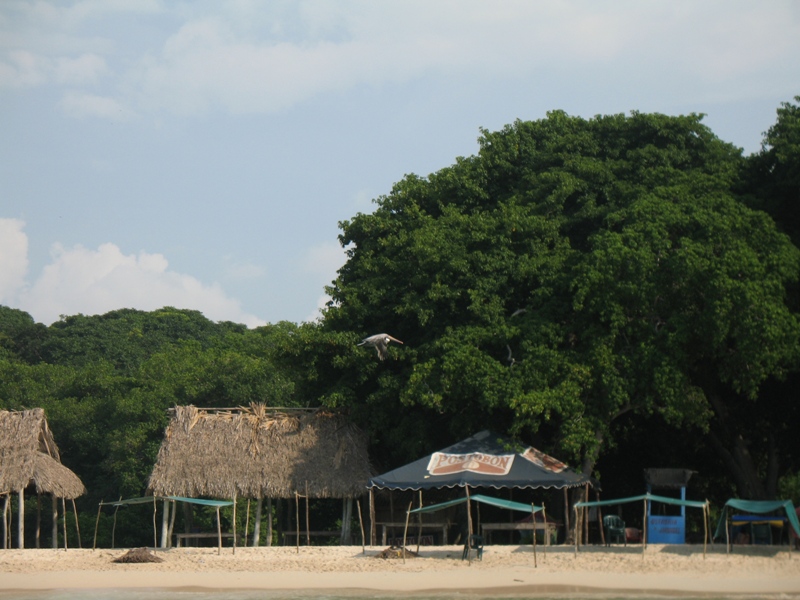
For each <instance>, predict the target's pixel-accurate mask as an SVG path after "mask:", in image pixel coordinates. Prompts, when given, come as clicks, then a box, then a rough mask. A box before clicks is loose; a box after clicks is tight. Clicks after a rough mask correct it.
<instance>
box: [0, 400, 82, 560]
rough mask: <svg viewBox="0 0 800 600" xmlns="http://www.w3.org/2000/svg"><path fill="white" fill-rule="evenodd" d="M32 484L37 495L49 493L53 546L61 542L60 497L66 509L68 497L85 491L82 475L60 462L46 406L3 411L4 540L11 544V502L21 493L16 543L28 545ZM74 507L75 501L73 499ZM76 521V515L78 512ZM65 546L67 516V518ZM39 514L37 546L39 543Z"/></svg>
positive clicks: (1, 489)
mask: <svg viewBox="0 0 800 600" xmlns="http://www.w3.org/2000/svg"><path fill="white" fill-rule="evenodd" d="M31 487H33V488H34V489H35V491H36V493H37V494H50V495H51V496H52V506H53V510H52V512H53V535H52V540H53V542H52V545H53V547H54V548H56V547H57V545H58V501H57V500H58V499H59V498H60V499H61V500H62V508H63V510H64V512H66V504H65V500H73V501H74V499H75V498H77V497H78V496H81V495H83V494H85V493H86V488H85V487H84V485H83V483H82V482H81V480H80V478H79V477H78V476H77V475H75V473H73V472H72V471H70V470H69V469H68V468H67V467H65V466H64V465H62V464H61V456H60V454H59V451H58V446H56V443H55V439H54V437H53V433H52V432H51V431H50V427H49V426H48V424H47V419H46V418H45V413H44V409H41V408H34V409H31V410H21V411H7V410H2V411H0V495H2V496H3V497H4V501H3V541H2V547H3V548H7V547H8V545H9V544H8V537H9V535H8V533H9V528H8V524H9V518H8V515H9V512H10V511H9V501H10V499H11V494H13V493H16V494H18V495H19V503H18V504H19V506H18V509H17V519H18V527H17V545H18V547H19V548H24V547H25V490H26V489H28V488H31ZM73 510H74V502H73ZM76 523H77V515H76ZM64 526H65V531H64V544H65V547H66V518H65V519H64ZM39 530H40V528H39V515H38V513H37V528H36V545H37V547H38V545H39Z"/></svg>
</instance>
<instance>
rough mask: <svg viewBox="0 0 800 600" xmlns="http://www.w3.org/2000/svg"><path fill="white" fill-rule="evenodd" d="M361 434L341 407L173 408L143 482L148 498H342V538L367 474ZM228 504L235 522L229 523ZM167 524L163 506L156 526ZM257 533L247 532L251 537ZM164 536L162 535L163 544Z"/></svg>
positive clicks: (367, 466)
mask: <svg viewBox="0 0 800 600" xmlns="http://www.w3.org/2000/svg"><path fill="white" fill-rule="evenodd" d="M372 473H373V472H372V470H371V468H370V464H369V457H368V454H367V439H366V436H365V435H364V434H363V433H362V432H361V431H360V430H359V429H358V428H357V427H356V426H355V425H353V424H352V423H350V422H349V421H348V420H347V419H346V418H345V417H344V416H343V415H341V414H340V413H337V412H334V411H329V410H323V409H304V408H272V407H267V406H265V405H263V404H258V403H253V404H251V405H250V406H249V407H238V408H197V407H195V406H178V407H175V408H173V409H172V410H171V418H170V421H169V423H168V425H167V428H166V430H165V432H164V440H163V442H162V444H161V448H160V450H159V452H158V457H157V459H156V464H155V466H154V467H153V471H152V473H151V475H150V479H149V482H148V486H147V487H148V493H150V494H153V495H154V496H160V497H166V496H177V497H182V498H203V497H206V498H230V499H232V500H233V501H235V500H236V499H237V498H249V499H256V500H257V504H256V523H257V524H258V523H259V522H260V508H261V500H262V499H263V498H267V499H270V500H271V499H272V498H283V499H292V498H293V499H294V500H295V503H296V505H297V517H298V518H297V519H296V522H297V531H296V532H295V534H296V536H297V543H298V545H299V539H300V531H299V527H300V518H299V517H300V514H299V513H300V511H299V503H300V499H301V498H304V499H305V500H306V534H307V538H308V537H310V532H309V527H308V499H309V498H342V499H344V500H345V502H343V518H342V523H343V528H348V529H347V530H346V531H345V530H344V529H343V531H342V536H341V537H342V539H348V538H349V526H350V520H351V519H350V512H349V510H348V508H349V509H350V510H351V509H352V499H354V498H358V497H360V496H362V495H363V494H364V492H365V487H366V484H367V482H368V481H369V478H370V476H371V475H372ZM235 508H236V505H235V504H234V515H233V519H234V522H235V521H236V512H235ZM166 528H167V516H166V511H165V514H164V522H163V523H162V531H164V530H166ZM257 533H258V532H257V531H254V532H253V537H254V539H257ZM165 539H167V540H168V539H169V536H167V535H162V545H163V544H164V540H165Z"/></svg>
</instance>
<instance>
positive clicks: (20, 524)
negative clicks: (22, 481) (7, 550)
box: [17, 488, 25, 549]
mask: <svg viewBox="0 0 800 600" xmlns="http://www.w3.org/2000/svg"><path fill="white" fill-rule="evenodd" d="M24 547H25V490H24V489H22V488H21V489H20V490H19V506H18V507H17V548H20V549H22V548H24Z"/></svg>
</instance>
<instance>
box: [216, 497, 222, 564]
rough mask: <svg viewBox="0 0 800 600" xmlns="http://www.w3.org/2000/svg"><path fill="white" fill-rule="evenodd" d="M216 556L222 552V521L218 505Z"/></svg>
mask: <svg viewBox="0 0 800 600" xmlns="http://www.w3.org/2000/svg"><path fill="white" fill-rule="evenodd" d="M216 512H217V556H219V555H221V554H222V523H221V522H220V518H219V506H218V507H217V511H216Z"/></svg>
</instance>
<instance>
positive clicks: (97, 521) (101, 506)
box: [92, 498, 103, 551]
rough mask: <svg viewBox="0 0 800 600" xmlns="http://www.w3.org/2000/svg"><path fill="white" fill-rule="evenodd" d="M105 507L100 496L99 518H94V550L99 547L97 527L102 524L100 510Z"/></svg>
mask: <svg viewBox="0 0 800 600" xmlns="http://www.w3.org/2000/svg"><path fill="white" fill-rule="evenodd" d="M102 508H103V499H102V498H100V504H98V505H97V518H96V519H95V520H94V542H92V551H94V550H96V549H97V528H98V526H99V525H100V511H101V510H102Z"/></svg>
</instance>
